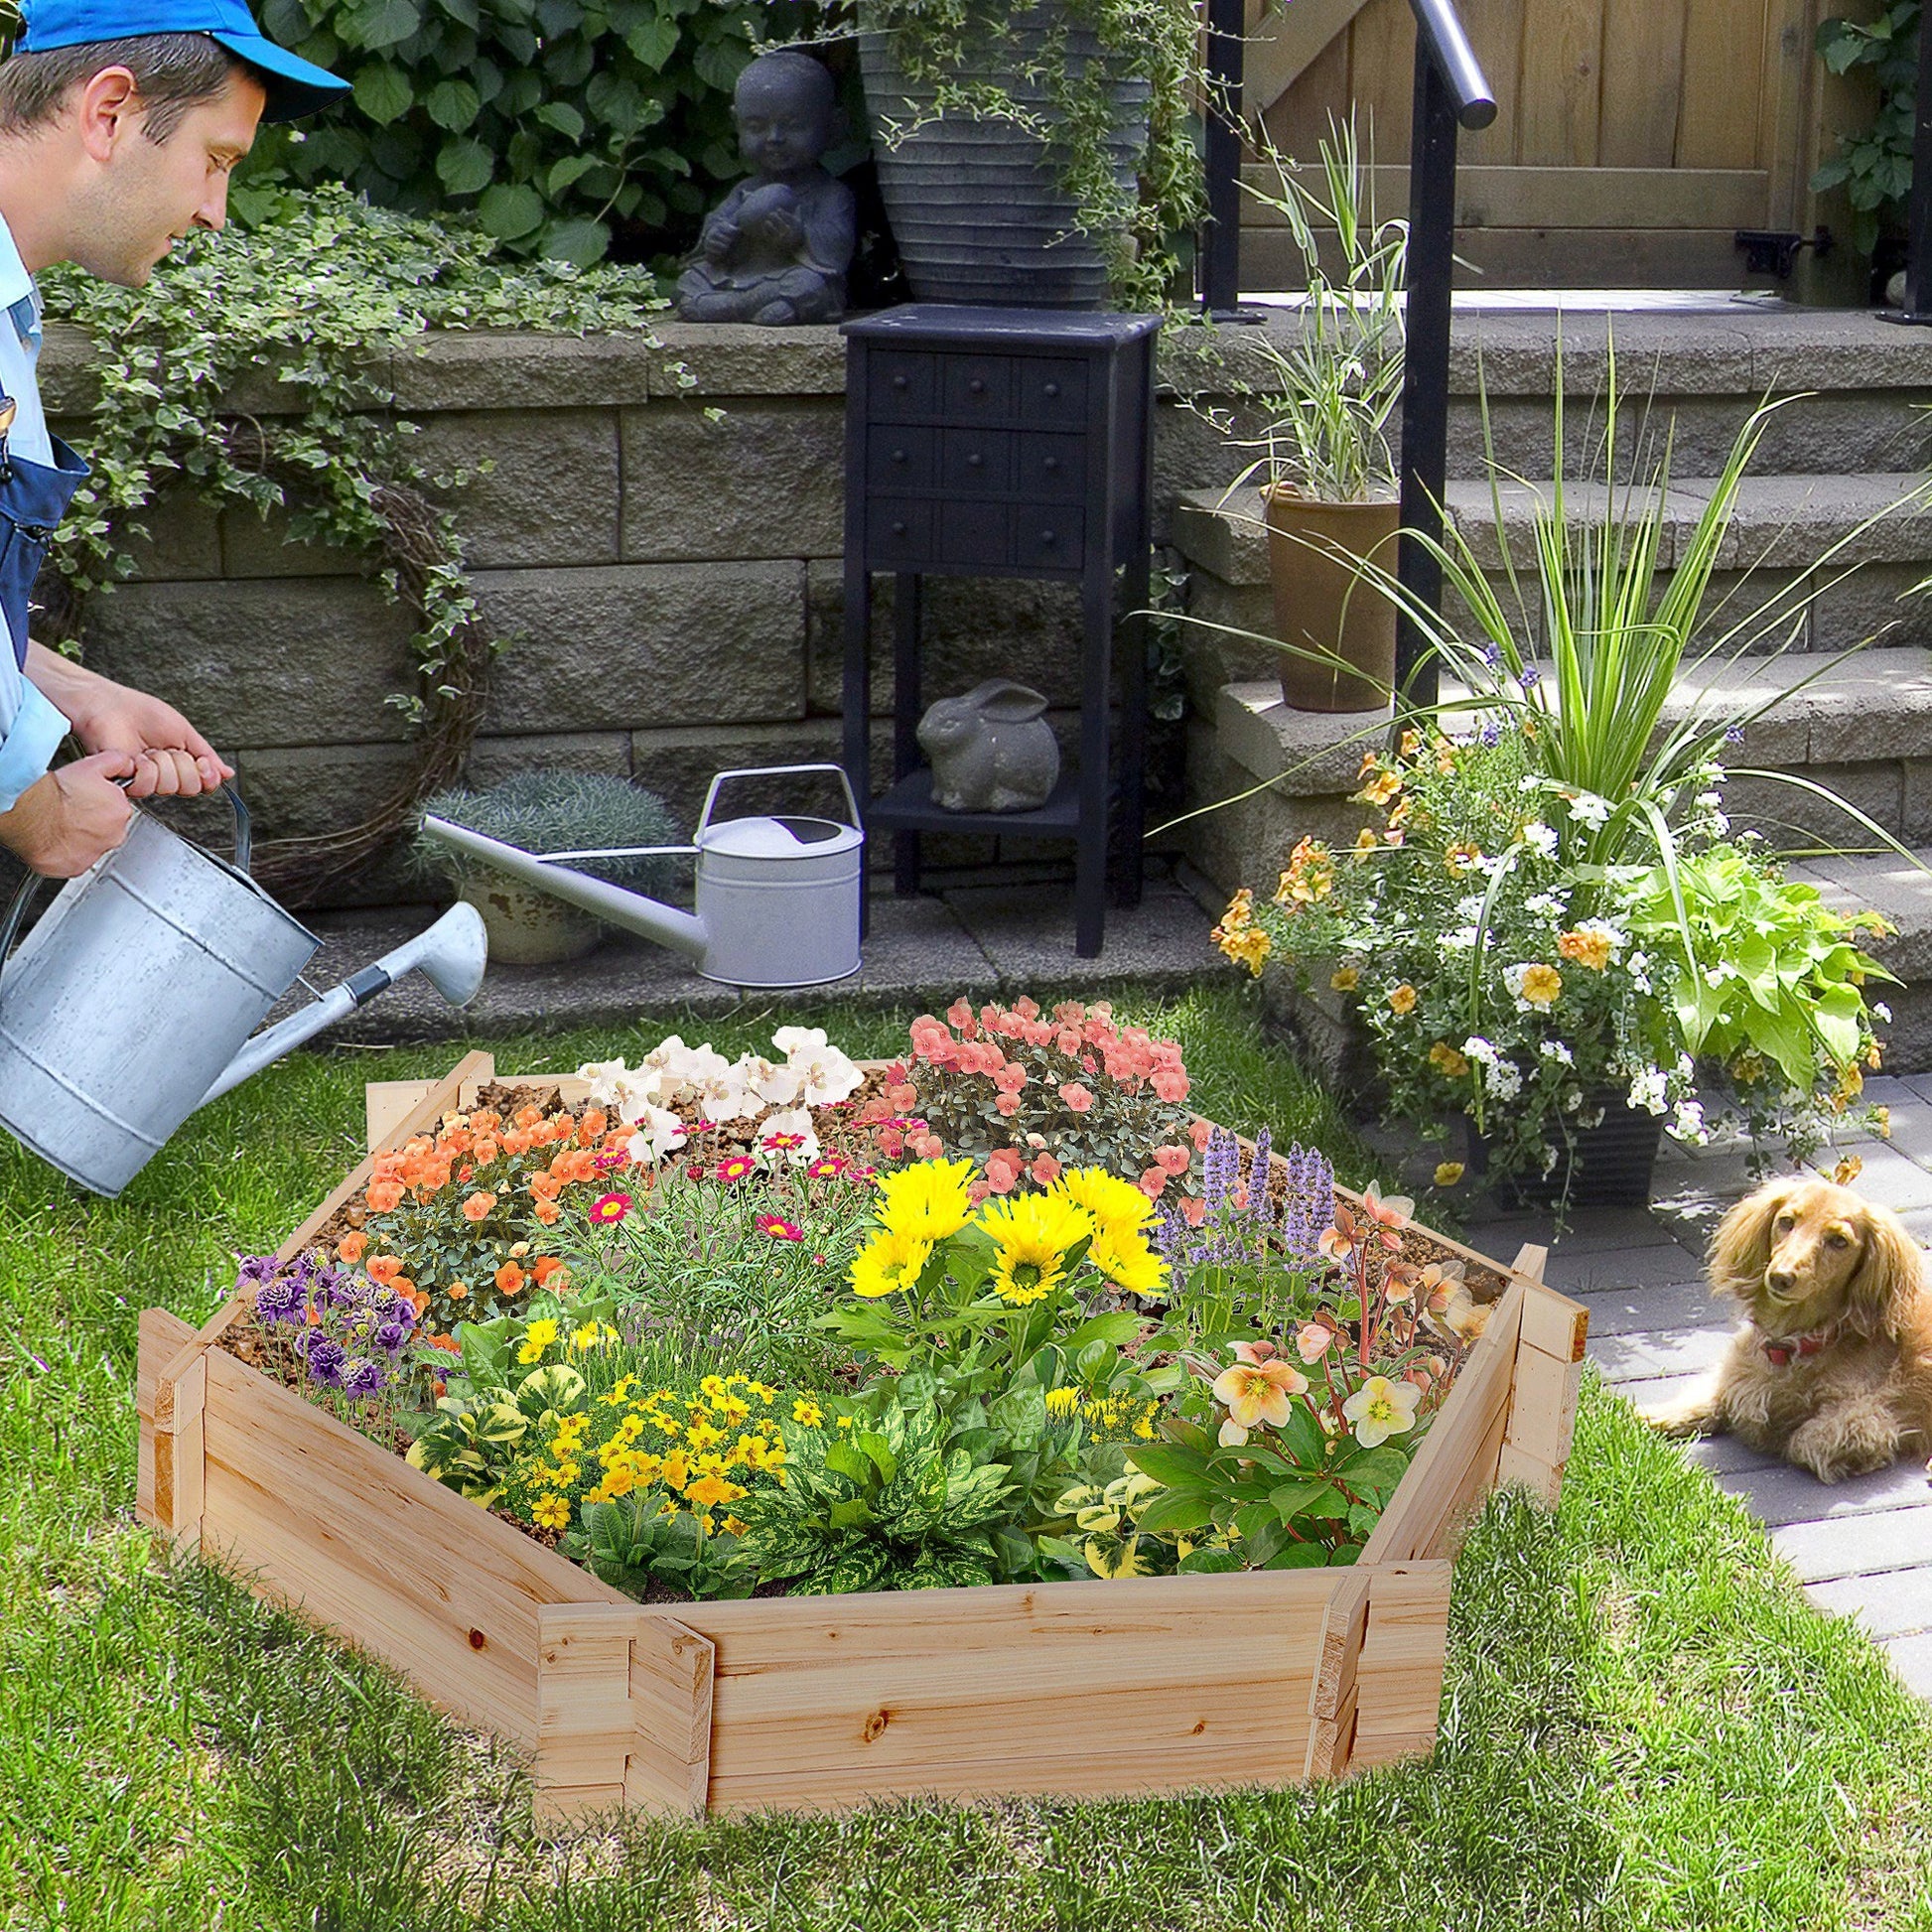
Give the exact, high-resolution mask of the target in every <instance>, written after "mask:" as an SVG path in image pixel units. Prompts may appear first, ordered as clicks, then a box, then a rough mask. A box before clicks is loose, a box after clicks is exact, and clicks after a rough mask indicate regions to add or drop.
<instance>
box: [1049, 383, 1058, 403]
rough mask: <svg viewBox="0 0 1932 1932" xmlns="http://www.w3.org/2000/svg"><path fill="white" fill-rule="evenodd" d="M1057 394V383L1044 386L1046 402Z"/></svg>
mask: <svg viewBox="0 0 1932 1932" xmlns="http://www.w3.org/2000/svg"><path fill="white" fill-rule="evenodd" d="M1059 392H1060V385H1059V384H1058V383H1057V382H1049V383H1048V384H1047V385H1046V396H1047V400H1048V401H1051V400H1052V398H1053V397H1055V396H1057V395H1058V394H1059Z"/></svg>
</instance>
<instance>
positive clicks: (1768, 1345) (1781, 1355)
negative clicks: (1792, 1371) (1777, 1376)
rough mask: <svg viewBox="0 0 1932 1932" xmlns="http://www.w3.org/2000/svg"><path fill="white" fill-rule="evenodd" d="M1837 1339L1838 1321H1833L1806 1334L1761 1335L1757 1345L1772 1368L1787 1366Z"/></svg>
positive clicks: (1813, 1353) (1827, 1346) (1826, 1346)
mask: <svg viewBox="0 0 1932 1932" xmlns="http://www.w3.org/2000/svg"><path fill="white" fill-rule="evenodd" d="M1837 1339H1838V1323H1837V1322H1836V1321H1834V1322H1833V1323H1832V1324H1831V1325H1830V1327H1827V1328H1814V1329H1813V1330H1812V1331H1811V1333H1810V1334H1808V1335H1778V1336H1775V1337H1774V1336H1771V1335H1762V1336H1760V1337H1759V1338H1758V1344H1757V1345H1758V1346H1759V1347H1760V1348H1761V1349H1763V1351H1764V1353H1765V1355H1766V1357H1767V1358H1768V1359H1769V1361H1770V1364H1771V1366H1772V1367H1773V1368H1788V1367H1789V1366H1790V1365H1791V1363H1792V1362H1793V1361H1794V1360H1796V1359H1798V1358H1799V1357H1800V1356H1804V1355H1816V1354H1818V1353H1819V1352H1820V1351H1821V1350H1823V1349H1826V1348H1829V1347H1830V1346H1831V1344H1832V1343H1833V1342H1834V1341H1836V1340H1837Z"/></svg>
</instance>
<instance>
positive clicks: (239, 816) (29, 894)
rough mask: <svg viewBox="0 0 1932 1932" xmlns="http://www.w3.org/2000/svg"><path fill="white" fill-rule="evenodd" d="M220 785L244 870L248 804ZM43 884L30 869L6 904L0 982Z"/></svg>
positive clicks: (237, 864)
mask: <svg viewBox="0 0 1932 1932" xmlns="http://www.w3.org/2000/svg"><path fill="white" fill-rule="evenodd" d="M221 788H222V790H223V791H225V792H226V793H227V794H228V803H229V804H230V805H232V806H233V807H234V869H235V871H236V872H240V873H245V872H246V871H247V870H248V859H249V855H250V854H251V852H252V851H253V850H254V843H255V836H254V828H253V826H252V824H251V823H250V821H249V817H248V807H247V806H246V805H244V804H243V803H242V802H241V793H240V792H238V791H237V790H236V789H235V788H234V786H233V785H223V786H222V787H221ZM46 883H47V881H46V879H45V877H44V876H43V875H42V874H40V873H37V872H30V873H29V874H28V875H27V877H26V878H25V879H23V880H22V881H21V882H20V888H19V890H18V891H17V892H16V893H15V894H14V896H13V902H12V903H11V904H10V905H9V906H8V907H7V916H6V917H5V918H4V919H0V983H4V975H5V973H6V970H7V965H8V962H9V961H11V960H12V958H13V950H14V941H15V940H16V939H17V938H19V936H20V923H21V921H22V920H23V919H24V918H26V916H27V908H28V907H29V906H30V905H32V904H33V902H34V895H35V894H36V893H37V892H39V891H40V889H41V887H42V886H44V885H45V884H46Z"/></svg>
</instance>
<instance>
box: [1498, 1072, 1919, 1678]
mask: <svg viewBox="0 0 1932 1932" xmlns="http://www.w3.org/2000/svg"><path fill="white" fill-rule="evenodd" d="M1865 1095H1866V1097H1867V1098H1868V1099H1869V1100H1871V1101H1872V1102H1874V1103H1875V1104H1878V1105H1882V1106H1887V1107H1889V1108H1890V1109H1891V1121H1892V1139H1891V1142H1890V1144H1889V1145H1887V1144H1885V1143H1883V1142H1875V1141H1860V1142H1857V1143H1856V1144H1853V1145H1851V1146H1848V1147H1841V1148H1839V1149H1836V1150H1834V1151H1833V1152H1832V1154H1831V1155H1829V1156H1821V1157H1820V1159H1821V1160H1822V1161H1824V1162H1825V1164H1826V1165H1827V1166H1829V1165H1830V1162H1831V1161H1832V1160H1835V1159H1837V1158H1838V1156H1839V1155H1842V1154H1846V1153H1855V1154H1857V1155H1858V1156H1859V1157H1860V1159H1861V1160H1862V1161H1863V1164H1864V1166H1863V1172H1862V1173H1860V1174H1859V1176H1858V1179H1857V1182H1856V1185H1857V1186H1858V1189H1859V1191H1860V1192H1861V1193H1863V1194H1864V1195H1865V1196H1867V1198H1869V1199H1871V1200H1875V1201H1879V1202H1882V1203H1883V1204H1884V1205H1885V1206H1887V1207H1890V1208H1892V1209H1894V1210H1895V1211H1896V1212H1898V1213H1899V1214H1900V1215H1902V1216H1903V1217H1904V1220H1905V1224H1906V1225H1907V1226H1908V1227H1909V1228H1911V1230H1912V1232H1913V1233H1914V1235H1915V1236H1916V1237H1917V1238H1918V1239H1919V1240H1920V1241H1921V1242H1927V1241H1932V1077H1926V1076H1920V1077H1916V1078H1909V1079H1890V1078H1886V1079H1874V1080H1869V1081H1867V1082H1866V1083H1865ZM1753 1184H1754V1183H1753V1181H1752V1178H1751V1176H1750V1174H1749V1173H1748V1172H1747V1170H1746V1166H1745V1162H1744V1158H1743V1155H1742V1154H1741V1152H1739V1151H1737V1150H1736V1149H1734V1148H1733V1149H1711V1150H1707V1151H1701V1152H1698V1151H1687V1150H1682V1149H1679V1148H1677V1147H1676V1146H1674V1145H1673V1144H1671V1143H1669V1142H1666V1144H1665V1153H1664V1156H1663V1158H1662V1160H1660V1162H1659V1164H1658V1172H1657V1201H1656V1205H1655V1207H1654V1208H1653V1209H1652V1210H1651V1211H1649V1212H1645V1211H1643V1210H1641V1209H1610V1210H1604V1211H1599V1212H1596V1213H1592V1214H1586V1215H1582V1216H1580V1217H1579V1218H1578V1221H1577V1223H1576V1225H1575V1226H1574V1227H1573V1228H1571V1229H1570V1230H1569V1232H1567V1233H1566V1234H1565V1235H1564V1237H1563V1239H1562V1240H1561V1241H1560V1242H1558V1243H1557V1245H1556V1246H1555V1248H1554V1249H1553V1251H1552V1253H1551V1256H1550V1263H1549V1268H1548V1270H1547V1279H1548V1280H1549V1282H1550V1284H1551V1286H1552V1287H1554V1288H1560V1289H1561V1290H1563V1292H1564V1293H1565V1294H1566V1295H1574V1296H1575V1297H1576V1298H1577V1299H1578V1300H1579V1301H1581V1302H1583V1303H1584V1304H1585V1305H1586V1306H1587V1308H1588V1310H1589V1353H1590V1358H1591V1360H1593V1361H1594V1362H1595V1363H1596V1365H1597V1367H1598V1369H1599V1370H1600V1371H1601V1373H1602V1376H1603V1379H1604V1381H1605V1382H1607V1383H1608V1384H1609V1385H1610V1386H1611V1387H1612V1388H1614V1389H1615V1390H1616V1391H1617V1393H1618V1394H1619V1395H1623V1396H1627V1397H1628V1398H1629V1399H1630V1400H1631V1401H1632V1402H1636V1403H1650V1402H1656V1401H1661V1400H1665V1399H1668V1398H1670V1397H1672V1396H1675V1395H1676V1394H1678V1393H1679V1392H1680V1391H1682V1390H1684V1389H1686V1388H1688V1387H1689V1386H1690V1384H1691V1382H1692V1381H1693V1380H1694V1379H1695V1378H1696V1376H1697V1375H1698V1374H1699V1373H1700V1372H1701V1371H1703V1370H1704V1369H1707V1368H1709V1367H1710V1366H1711V1364H1712V1363H1714V1362H1715V1361H1716V1360H1717V1359H1718V1356H1719V1354H1720V1353H1721V1351H1722V1349H1723V1347H1724V1343H1725V1337H1726V1335H1727V1334H1728V1333H1729V1331H1730V1328H1731V1326H1732V1321H1731V1318H1730V1317H1729V1315H1728V1314H1727V1313H1726V1312H1725V1309H1724V1308H1722V1307H1721V1306H1720V1305H1719V1304H1717V1303H1715V1302H1714V1301H1713V1300H1712V1299H1711V1295H1710V1291H1709V1290H1708V1288H1707V1287H1706V1286H1705V1280H1704V1264H1703V1253H1704V1245H1705V1242H1706V1239H1707V1238H1708V1236H1709V1233H1710V1230H1711V1228H1712V1227H1713V1226H1715V1225H1716V1223H1717V1220H1718V1218H1719V1216H1720V1215H1721V1214H1722V1213H1723V1212H1724V1210H1725V1208H1726V1207H1728V1206H1729V1205H1730V1203H1731V1202H1732V1201H1734V1200H1736V1199H1738V1198H1739V1197H1740V1196H1742V1195H1743V1194H1744V1193H1746V1192H1747V1191H1748V1190H1749V1189H1750V1187H1751V1186H1752V1185H1753ZM1470 1238H1471V1240H1472V1242H1473V1244H1474V1245H1475V1246H1476V1247H1478V1248H1480V1249H1483V1250H1484V1251H1485V1252H1489V1253H1495V1254H1509V1253H1513V1252H1514V1249H1515V1246H1516V1244H1517V1243H1518V1242H1519V1241H1523V1240H1540V1239H1548V1229H1547V1224H1545V1225H1544V1226H1543V1227H1542V1228H1539V1227H1538V1226H1537V1224H1536V1223H1534V1222H1533V1221H1531V1220H1528V1219H1526V1218H1524V1217H1520V1216H1515V1217H1511V1218H1510V1219H1509V1220H1507V1221H1497V1222H1490V1223H1484V1224H1480V1225H1478V1226H1476V1227H1474V1228H1472V1229H1471V1231H1470ZM1684 1453H1685V1454H1687V1455H1688V1456H1689V1457H1690V1458H1691V1459H1692V1460H1693V1461H1694V1462H1697V1463H1699V1464H1701V1465H1702V1466H1703V1467H1704V1468H1706V1469H1708V1470H1709V1471H1710V1472H1711V1474H1712V1476H1713V1477H1714V1478H1715V1479H1716V1481H1717V1482H1718V1484H1719V1485H1720V1487H1722V1488H1724V1489H1726V1490H1728V1491H1729V1492H1730V1493H1731V1494H1732V1495H1734V1496H1736V1497H1738V1498H1739V1499H1740V1500H1741V1501H1742V1502H1743V1503H1744V1505H1745V1506H1746V1507H1747V1508H1748V1509H1749V1510H1750V1511H1751V1513H1752V1514H1753V1515H1754V1516H1756V1517H1757V1518H1758V1520H1759V1521H1760V1522H1762V1523H1763V1524H1765V1526H1766V1527H1767V1528H1768V1529H1769V1531H1770V1533H1771V1541H1772V1543H1773V1545H1774V1546H1775V1547H1776V1549H1777V1551H1778V1554H1779V1555H1780V1556H1782V1557H1783V1558H1784V1560H1785V1561H1786V1562H1787V1563H1789V1564H1790V1566H1791V1567H1792V1569H1793V1570H1794V1571H1796V1572H1797V1574H1798V1576H1799V1578H1800V1579H1801V1580H1802V1581H1803V1583H1804V1586H1805V1590H1806V1593H1807V1594H1808V1595H1809V1596H1810V1597H1811V1598H1812V1600H1813V1601H1814V1602H1815V1603H1817V1604H1818V1606H1819V1607H1820V1608H1821V1609H1826V1610H1832V1611H1836V1612H1841V1613H1845V1614H1849V1615H1856V1616H1857V1617H1858V1619H1859V1620H1860V1622H1861V1623H1863V1626H1864V1627H1865V1629H1866V1630H1868V1631H1869V1632H1870V1634H1871V1635H1872V1636H1873V1637H1874V1638H1875V1639H1876V1640H1877V1641H1878V1643H1879V1644H1880V1646H1881V1647H1882V1648H1883V1649H1884V1650H1885V1651H1886V1653H1887V1654H1888V1655H1889V1656H1890V1658H1891V1660H1892V1663H1893V1665H1894V1667H1895V1668H1896V1669H1897V1671H1898V1674H1899V1675H1900V1677H1902V1678H1903V1679H1904V1681H1905V1682H1906V1683H1907V1684H1908V1685H1910V1686H1911V1688H1912V1689H1913V1690H1914V1691H1916V1692H1918V1693H1919V1695H1920V1696H1922V1697H1932V1483H1928V1480H1927V1476H1926V1471H1925V1469H1924V1468H1923V1467H1922V1466H1921V1465H1920V1463H1919V1462H1918V1461H1917V1460H1915V1459H1907V1460H1906V1461H1903V1462H1899V1463H1897V1464H1895V1465H1894V1466H1893V1467H1892V1468H1890V1469H1885V1470H1881V1471H1880V1472H1879V1473H1877V1474H1876V1475H1869V1476H1859V1477H1855V1478H1853V1479H1851V1480H1850V1481H1846V1482H1841V1483H1836V1484H1832V1485H1829V1486H1828V1485H1827V1484H1825V1483H1822V1482H1819V1481H1818V1480H1817V1479H1816V1478H1815V1477H1814V1476H1812V1475H1811V1474H1810V1473H1809V1472H1808V1471H1807V1470H1804V1469H1798V1468H1794V1467H1792V1465H1791V1464H1790V1463H1788V1462H1783V1461H1778V1460H1774V1459H1772V1458H1771V1457H1769V1456H1765V1455H1760V1454H1758V1453H1757V1452H1756V1451H1755V1450H1752V1449H1746V1448H1744V1446H1743V1445H1742V1444H1740V1443H1737V1442H1735V1441H1733V1440H1731V1439H1730V1438H1727V1437H1714V1438H1711V1439H1709V1440H1707V1441H1704V1442H1700V1443H1697V1444H1695V1445H1692V1446H1689V1447H1688V1448H1687V1449H1685V1451H1684Z"/></svg>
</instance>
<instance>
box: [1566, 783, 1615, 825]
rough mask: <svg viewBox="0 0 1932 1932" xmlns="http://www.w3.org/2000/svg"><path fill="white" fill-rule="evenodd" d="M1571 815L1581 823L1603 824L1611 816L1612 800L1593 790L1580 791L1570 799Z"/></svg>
mask: <svg viewBox="0 0 1932 1932" xmlns="http://www.w3.org/2000/svg"><path fill="white" fill-rule="evenodd" d="M1570 816H1571V817H1572V818H1574V819H1575V820H1576V821H1577V823H1578V824H1579V825H1602V824H1604V823H1606V822H1607V821H1608V819H1609V816H1610V801H1609V800H1608V799H1607V798H1599V797H1598V796H1597V795H1596V793H1595V792H1593V791H1580V792H1578V793H1577V795H1576V796H1575V797H1574V798H1572V799H1571V801H1570Z"/></svg>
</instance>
